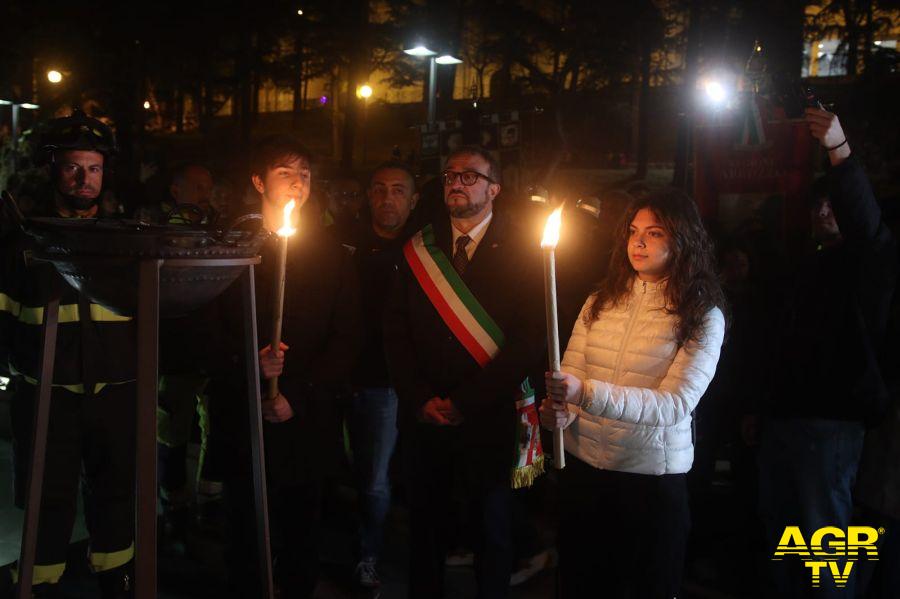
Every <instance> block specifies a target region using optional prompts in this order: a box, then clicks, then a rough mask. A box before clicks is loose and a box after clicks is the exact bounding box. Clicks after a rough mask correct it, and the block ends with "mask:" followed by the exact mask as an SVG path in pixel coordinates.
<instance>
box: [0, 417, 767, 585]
mask: <svg viewBox="0 0 900 599" xmlns="http://www.w3.org/2000/svg"><path fill="white" fill-rule="evenodd" d="M3 403H4V402H2V401H0V566H2V565H3V564H9V563H11V562H12V561H14V560H15V559H16V558H17V557H18V551H19V539H20V535H21V520H22V513H21V512H20V511H19V510H17V509H16V508H14V507H13V505H12V485H11V484H10V482H8V481H11V480H12V477H11V467H10V463H11V461H10V457H11V456H10V445H9V442H8V440H6V438H4V434H3V433H4V431H3V422H2V421H3V411H4V410H3V408H4V407H5V406H4V405H3ZM735 495H736V493H735V492H734V490H733V489H732V488H730V487H729V486H728V485H727V484H724V485H714V486H713V493H712V495H710V496H709V497H707V498H706V499H705V500H704V501H702V502H701V501H700V500H697V499H696V498H693V497H692V502H693V503H694V504H695V506H694V507H695V512H696V511H697V509H698V508H699V511H700V513H702V514H704V515H705V518H704V519H703V520H702V521H699V522H698V521H697V519H696V517H695V523H694V529H693V533H692V538H691V550H690V552H691V557H690V559H689V564H688V567H687V571H686V580H685V592H684V593H683V597H687V598H698V599H700V598H710V599H727V598H730V597H765V596H766V593H765V592H764V591H762V590H761V589H760V588H759V581H760V580H761V578H762V577H761V576H760V574H759V572H760V571H761V568H762V567H763V566H764V563H765V562H764V560H763V559H762V558H761V557H758V556H760V555H761V552H758V551H754V550H753V548H752V547H749V546H748V543H747V535H746V534H744V532H743V531H744V530H745V529H746V526H747V522H746V521H745V520H742V519H741V517H740V516H739V515H738V514H739V513H740V511H739V510H738V509H736V507H735V506H736V503H738V501H737V499H738V498H736V497H735ZM354 501H355V500H354V496H353V493H352V491H350V490H349V489H348V488H346V487H343V486H337V487H336V488H335V490H334V491H333V492H331V493H330V494H329V499H328V501H327V502H326V506H325V517H324V528H325V534H324V535H323V540H322V547H321V554H322V557H323V576H322V581H321V583H320V585H319V587H318V589H317V592H316V597H317V598H318V599H357V598H359V599H375V598H376V597H377V598H379V599H400V598H405V597H406V584H405V580H406V564H407V561H408V551H409V547H408V539H409V536H408V527H407V517H406V510H405V509H404V508H403V506H402V505H401V504H400V503H399V502H397V504H396V505H395V506H394V508H393V509H392V511H391V514H390V516H389V522H388V532H387V535H386V539H385V543H386V547H385V552H384V553H385V554H384V556H383V560H382V564H381V567H380V570H381V575H382V579H383V585H382V587H381V589H380V590H379V591H378V592H376V593H365V592H360V591H358V590H356V589H354V587H353V585H352V584H351V581H350V574H351V572H352V568H353V556H352V547H353V539H354V529H355V524H354V521H353V519H352V518H348V517H347V514H350V513H353V510H354ZM540 527H541V528H542V533H543V534H544V536H545V537H550V536H551V535H552V533H551V532H550V531H549V524H548V523H547V522H544V523H541V526H540ZM84 539H85V532H84V528H83V525H82V524H81V523H80V522H79V525H78V527H77V529H76V532H75V534H74V536H73V544H72V545H71V547H70V552H69V566H68V570H67V574H66V576H65V577H64V579H63V583H64V584H63V587H64V591H65V595H66V599H94V598H95V597H97V595H96V592H95V590H94V582H93V580H92V578H91V576H90V574H89V573H88V571H87V567H86V562H85V555H86V548H87V543H86V541H85V540H84ZM190 541H191V542H190V543H189V544H188V553H187V555H186V556H182V557H177V558H175V557H165V556H163V557H161V559H160V564H159V573H160V595H159V596H160V597H161V598H162V599H192V598H201V597H202V598H205V597H221V596H223V595H224V593H225V591H226V590H227V589H226V588H225V579H226V576H225V570H224V567H223V565H222V564H223V560H222V551H223V546H222V543H221V542H220V541H217V540H216V539H214V538H211V537H209V536H208V535H201V534H198V533H193V534H192V535H191V537H190ZM754 554H755V555H757V558H756V559H754V558H753V557H752V556H753V555H754ZM747 555H750V556H751V558H750V559H747V558H746V556H747ZM554 577H555V572H554V571H553V570H547V571H545V572H542V573H540V574H538V575H537V576H536V577H535V578H533V579H532V580H530V581H528V582H527V583H526V584H524V585H522V586H520V587H516V588H514V589H513V592H512V597H513V599H538V598H545V599H551V598H552V597H554V593H553V588H554ZM446 580H447V585H448V592H447V597H448V599H456V598H467V597H474V593H475V580H474V576H473V573H472V570H471V568H465V567H462V568H448V572H447V579H446ZM598 584H600V583H599V581H598ZM600 588H601V589H602V585H601V586H600ZM589 596H594V595H593V594H592V595H589ZM596 596H597V597H602V594H601V595H596ZM0 599H2V598H0Z"/></svg>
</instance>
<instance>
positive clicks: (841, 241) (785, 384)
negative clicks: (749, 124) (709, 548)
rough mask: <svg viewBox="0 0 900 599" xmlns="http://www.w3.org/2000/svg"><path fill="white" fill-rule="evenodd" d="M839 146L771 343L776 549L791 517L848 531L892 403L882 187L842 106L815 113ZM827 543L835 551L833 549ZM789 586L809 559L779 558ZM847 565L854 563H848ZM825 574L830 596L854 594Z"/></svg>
mask: <svg viewBox="0 0 900 599" xmlns="http://www.w3.org/2000/svg"><path fill="white" fill-rule="evenodd" d="M806 120H807V122H808V123H809V126H810V131H811V132H812V134H813V136H814V137H816V138H817V139H818V140H819V142H820V143H821V145H822V146H823V147H824V148H826V150H827V151H828V158H829V161H830V168H829V172H828V174H827V176H826V179H825V181H826V187H825V188H824V189H825V190H827V191H826V193H827V197H825V196H824V194H817V195H819V196H820V197H816V198H814V199H815V202H814V204H813V206H812V210H811V220H812V228H813V233H814V239H815V241H816V247H815V251H813V252H811V253H810V254H805V255H803V256H802V258H801V260H800V263H799V265H798V267H797V268H795V269H793V272H792V276H791V277H790V278H789V279H788V283H787V284H786V285H785V289H784V292H783V294H782V295H780V297H779V298H778V301H779V304H780V306H781V307H782V309H783V313H782V315H781V318H780V319H778V320H777V321H775V322H774V323H773V324H774V325H775V326H776V330H775V332H774V335H773V338H772V340H771V343H770V344H769V345H770V349H771V351H773V352H776V353H775V355H774V356H773V358H774V359H773V361H772V363H771V372H770V375H771V379H770V385H771V387H770V390H769V392H770V396H771V400H772V401H771V403H770V405H769V407H768V411H767V414H766V416H768V421H767V422H766V426H765V429H764V432H763V435H762V439H761V446H760V455H759V461H760V509H761V515H762V517H763V520H764V523H765V525H766V532H767V536H768V538H769V546H770V549H771V550H772V551H774V550H775V547H776V545H778V542H779V540H780V539H781V535H782V534H783V533H784V529H785V527H786V526H788V525H799V526H800V529H801V532H802V533H803V535H804V538H805V539H806V540H807V542H809V539H810V537H811V535H812V533H813V532H814V531H816V530H817V529H819V528H822V527H824V526H835V527H837V528H841V529H846V527H847V525H848V523H849V520H850V516H851V510H852V499H851V489H852V487H853V484H854V480H855V477H856V471H857V466H858V463H859V458H860V452H861V450H862V443H863V436H864V426H865V424H867V423H869V422H872V421H874V420H877V418H879V416H880V414H882V413H883V409H884V408H885V407H886V405H887V398H888V395H887V390H886V387H885V384H884V381H883V379H882V376H881V374H882V373H881V372H880V370H879V365H878V359H877V358H878V355H879V354H880V350H881V346H882V343H883V342H884V334H885V330H886V323H887V315H888V307H889V304H890V300H891V296H892V294H893V290H894V284H895V274H896V273H895V270H896V262H897V258H896V248H895V245H894V241H893V238H892V237H891V234H890V232H889V230H888V229H887V227H886V226H885V225H884V223H883V222H882V217H881V210H880V209H879V207H878V204H877V202H876V201H875V197H874V195H873V194H872V189H871V187H870V186H869V182H868V180H867V178H866V176H865V173H864V172H863V170H862V167H861V166H860V164H859V162H858V161H857V160H856V158H855V157H853V156H851V155H850V147H849V145H848V143H847V140H846V137H845V135H844V132H843V130H842V128H841V125H840V122H839V121H838V118H837V116H836V115H834V114H831V113H829V112H826V111H825V110H821V109H817V108H809V109H807V111H806ZM826 551H827V549H826ZM772 564H773V571H774V573H775V583H776V586H777V590H778V592H779V593H780V594H781V595H782V596H785V597H797V596H805V595H806V594H807V593H809V592H810V584H811V579H810V572H811V570H810V569H809V568H805V567H804V566H803V564H802V563H801V562H800V561H799V560H793V559H791V558H786V559H785V560H783V561H773V562H772ZM839 564H840V568H841V571H842V572H843V568H844V565H845V564H844V562H839ZM853 583H854V577H853V573H852V571H851V576H850V578H849V581H848V583H847V585H846V587H845V588H838V587H836V585H835V583H834V581H833V580H831V576H830V574H828V573H827V570H826V574H825V575H823V580H822V582H821V588H820V589H819V590H818V591H817V592H818V593H819V594H820V595H822V596H841V597H843V596H846V597H852V596H853Z"/></svg>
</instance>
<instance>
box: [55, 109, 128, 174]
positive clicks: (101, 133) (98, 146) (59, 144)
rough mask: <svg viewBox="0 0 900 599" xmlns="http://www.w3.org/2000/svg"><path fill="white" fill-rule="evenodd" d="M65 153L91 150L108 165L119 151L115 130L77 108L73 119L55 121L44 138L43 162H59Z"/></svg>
mask: <svg viewBox="0 0 900 599" xmlns="http://www.w3.org/2000/svg"><path fill="white" fill-rule="evenodd" d="M61 150H62V151H64V150H87V151H91V152H99V153H101V154H103V157H104V160H105V161H106V162H107V163H108V162H109V161H110V160H111V159H112V158H113V157H114V156H115V155H116V152H117V151H118V148H117V147H116V138H115V136H114V135H113V132H112V129H110V128H109V126H107V125H106V124H105V123H103V122H102V121H99V120H97V119H95V118H93V117H89V116H88V115H86V114H85V113H84V112H82V111H81V110H78V109H76V110H75V111H74V112H73V113H72V114H71V115H70V116H66V117H61V118H57V119H53V120H52V121H50V123H49V124H48V127H47V131H46V133H44V136H43V138H42V139H41V145H40V149H39V153H40V155H39V157H38V162H39V163H44V164H47V163H50V164H52V163H53V162H54V161H55V154H56V152H58V151H61Z"/></svg>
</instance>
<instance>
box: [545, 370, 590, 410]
mask: <svg viewBox="0 0 900 599" xmlns="http://www.w3.org/2000/svg"><path fill="white" fill-rule="evenodd" d="M544 382H545V383H546V384H547V397H549V398H550V399H552V400H554V401H558V402H564V403H571V404H575V405H580V404H581V399H582V395H583V394H584V383H582V382H581V379H580V378H578V377H577V376H575V375H572V374H569V373H567V372H545V373H544Z"/></svg>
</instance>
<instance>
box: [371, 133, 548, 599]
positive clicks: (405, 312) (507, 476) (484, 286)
mask: <svg viewBox="0 0 900 599" xmlns="http://www.w3.org/2000/svg"><path fill="white" fill-rule="evenodd" d="M442 178H443V186H444V203H445V205H446V208H447V212H446V213H444V214H436V215H435V216H434V218H433V219H432V222H431V223H430V224H428V225H426V226H425V227H424V228H423V229H422V230H420V231H419V232H418V233H416V234H415V235H414V236H413V237H412V239H411V240H410V241H409V242H408V243H407V244H406V245H405V246H404V250H403V253H404V260H403V261H402V262H401V264H400V267H399V270H398V273H397V277H396V279H395V282H394V286H393V290H392V293H391V298H390V301H389V302H388V306H387V308H386V314H385V347H386V351H387V357H388V365H389V367H390V371H391V377H392V381H393V383H394V386H395V388H396V390H397V395H398V396H399V398H400V409H399V423H400V428H401V434H402V435H404V450H405V451H404V453H405V458H406V459H405V462H406V473H407V486H408V489H409V493H410V527H411V543H412V544H411V547H410V554H411V564H410V585H409V589H410V590H409V596H410V597H441V596H442V595H443V568H444V559H445V555H446V552H447V549H448V547H447V543H448V538H449V533H450V532H451V529H452V528H453V527H455V526H456V524H457V523H456V522H455V520H454V519H453V518H452V517H451V510H450V500H451V495H452V493H453V489H454V483H458V484H460V486H461V487H462V489H463V490H464V492H465V495H466V501H467V504H468V510H467V512H468V516H469V518H468V519H469V520H470V522H471V523H472V525H473V529H474V530H473V531H472V542H473V550H474V554H475V574H476V579H477V582H478V587H479V591H478V593H479V594H478V596H479V597H506V596H508V594H509V580H510V570H511V567H512V562H513V555H512V540H511V535H510V532H511V530H510V529H511V525H510V500H511V493H512V488H514V487H519V486H527V485H529V484H530V482H531V480H533V478H534V477H535V476H537V475H538V474H540V473H541V472H542V470H543V453H542V451H541V448H540V441H539V437H538V434H537V432H538V431H537V426H536V420H535V418H536V412H535V410H534V392H533V391H532V390H531V388H530V385H529V384H528V379H527V375H528V373H529V372H531V371H533V370H534V369H535V367H536V366H537V365H538V364H539V362H540V359H541V356H542V354H543V351H544V347H543V337H542V335H543V321H542V317H543V313H542V312H541V310H540V301H541V297H542V296H541V277H540V267H541V260H540V255H539V245H538V243H537V240H531V239H528V238H527V237H526V236H525V235H523V234H522V233H521V232H520V230H518V229H517V228H515V227H514V225H513V223H512V221H511V220H510V218H509V217H508V216H507V215H506V214H504V213H503V211H502V210H498V211H496V212H495V211H494V200H495V198H496V197H497V195H498V194H499V193H500V173H499V168H498V167H497V164H496V162H495V161H494V159H493V157H491V155H490V154H488V153H487V152H486V151H485V150H483V149H481V148H477V147H465V148H460V149H458V150H456V151H454V152H453V153H452V154H451V155H450V156H449V157H448V159H447V164H446V168H445V170H444V172H443V174H442Z"/></svg>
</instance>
